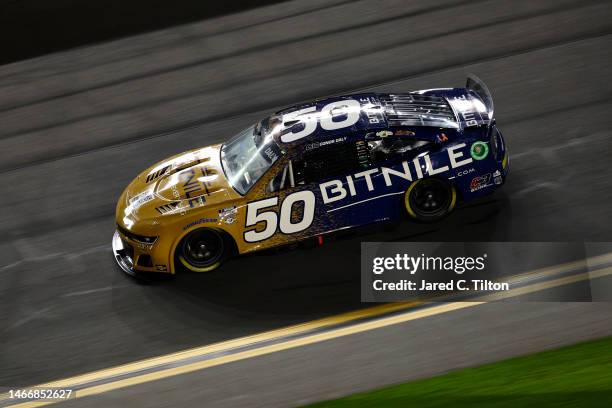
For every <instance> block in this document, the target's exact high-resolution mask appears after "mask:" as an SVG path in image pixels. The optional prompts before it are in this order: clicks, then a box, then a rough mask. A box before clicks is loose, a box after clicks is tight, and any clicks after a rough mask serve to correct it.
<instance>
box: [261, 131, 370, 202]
mask: <svg viewBox="0 0 612 408" xmlns="http://www.w3.org/2000/svg"><path fill="white" fill-rule="evenodd" d="M306 149H307V150H306V151H305V152H304V153H303V154H302V156H301V157H297V158H294V159H293V160H290V161H289V162H288V163H287V165H286V166H285V167H284V168H283V169H282V170H280V171H279V172H278V174H276V176H275V177H274V178H273V179H272V180H271V181H270V184H269V186H268V191H270V192H275V191H279V190H283V189H286V188H292V187H296V186H299V185H305V184H309V183H315V182H318V181H321V180H325V179H329V178H333V177H339V176H342V175H344V174H349V173H352V172H355V171H359V169H362V168H365V167H368V166H369V165H370V161H369V155H368V149H367V144H366V142H365V141H364V140H363V139H361V140H351V141H346V140H343V141H337V140H333V139H332V140H329V141H322V142H320V143H315V144H312V145H308V146H307V147H306Z"/></svg>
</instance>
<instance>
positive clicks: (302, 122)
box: [275, 92, 459, 145]
mask: <svg viewBox="0 0 612 408" xmlns="http://www.w3.org/2000/svg"><path fill="white" fill-rule="evenodd" d="M336 109H337V110H336ZM350 109H353V111H352V112H351V111H350ZM355 110H357V112H355ZM347 112H348V113H347ZM357 114H358V117H357V118H356V117H355V115H357ZM349 115H350V116H351V117H350V118H349ZM275 116H277V117H278V118H279V120H280V121H281V122H282V129H283V131H282V132H280V134H279V135H278V136H277V139H278V140H277V142H278V143H279V144H284V145H301V144H303V143H311V142H313V141H317V140H320V139H327V138H333V137H334V136H339V135H346V134H348V133H358V132H363V131H369V130H380V129H387V128H390V127H436V128H453V129H457V128H458V127H459V125H458V123H457V119H456V116H455V113H454V112H453V110H452V108H451V106H450V105H449V103H448V102H447V101H446V99H445V98H444V97H442V96H437V95H424V94H421V93H418V92H412V93H403V94H387V93H359V94H350V95H341V96H334V97H329V98H324V99H317V100H314V101H312V102H309V103H303V104H299V105H295V106H291V107H288V108H285V109H283V110H280V111H278V112H276V114H275ZM343 123H346V125H345V126H342V124H343ZM294 136H299V137H294Z"/></svg>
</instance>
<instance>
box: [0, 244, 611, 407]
mask: <svg viewBox="0 0 612 408" xmlns="http://www.w3.org/2000/svg"><path fill="white" fill-rule="evenodd" d="M610 260H612V254H607V255H602V256H599V257H594V258H590V259H588V260H587V261H588V266H595V265H600V264H603V263H606V262H609V261H610ZM584 266H587V262H585V261H579V262H570V263H567V264H562V265H559V266H556V267H550V268H543V269H540V270H537V271H533V272H534V274H535V275H536V276H537V277H544V276H549V275H553V274H555V273H562V272H569V271H571V270H573V269H575V268H579V267H584ZM607 275H612V267H607V268H603V269H599V270H595V271H592V272H584V273H579V274H575V275H571V276H567V277H563V278H558V279H553V280H550V281H546V282H540V283H534V284H530V285H527V286H524V287H520V288H516V289H511V290H509V291H507V292H499V293H495V294H491V295H485V296H482V297H479V298H478V299H476V301H473V302H452V303H444V304H441V305H438V306H432V307H429V308H427V309H423V310H414V311H406V312H404V313H401V314H398V315H393V316H388V317H381V318H379V319H376V320H373V321H366V322H361V323H359V322H356V323H354V324H352V325H350V326H346V327H340V328H336V329H333V328H332V329H330V330H329V331H326V332H323V333H314V334H310V335H308V334H305V336H304V337H301V338H298V339H293V340H287V341H284V342H281V343H277V344H271V345H267V346H262V347H257V348H254V349H251V350H246V351H242V352H237V353H235V354H231V355H227V356H221V357H216V358H211V359H209V360H204V361H196V362H193V363H187V364H185V365H181V366H178V367H172V368H167V369H161V370H159V371H154V372H150V373H146V374H140V375H139V374H137V373H136V374H134V375H133V376H131V377H128V378H124V379H119V380H116V381H112V382H108V383H105V384H101V385H95V386H90V387H87V388H83V389H81V390H78V391H76V397H77V398H81V397H85V396H89V395H95V394H100V393H103V392H108V391H112V390H116V389H119V388H124V387H129V386H131V385H137V384H142V383H146V382H150V381H155V380H159V379H163V378H168V377H173V376H176V375H180V374H186V373H190V372H193V371H198V370H202V369H205V368H209V367H214V366H218V365H222V364H227V363H231V362H234V361H239V360H244V359H247V358H252V357H256V356H262V355H265V354H270V353H274V352H278V351H282V350H287V349H291V348H295V347H300V346H305V345H309V344H313V343H318V342H322V341H326V340H331V339H335V338H338V337H343V336H347V335H351V334H356V333H361V332H365V331H369V330H375V329H379V328H382V327H386V326H390V325H395V324H398V323H404V322H408V321H411V320H416V319H421V318H425V317H429V316H434V315H438V314H442V313H447V312H450V311H454V310H460V309H465V308H469V307H473V306H478V305H481V304H483V303H486V302H489V301H493V300H501V299H505V298H510V297H516V296H521V295H524V294H528V293H533V292H537V291H541V290H545V289H550V288H553V287H557V286H562V285H567V284H570V283H575V282H579V281H583V280H587V279H595V278H599V277H603V276H607ZM520 276H521V277H523V276H525V277H526V276H527V275H526V274H522V275H520ZM513 280H520V279H513ZM419 304H423V302H409V303H393V304H384V305H380V306H375V307H372V308H368V309H363V310H357V311H354V312H349V313H344V314H341V315H338V316H332V317H329V318H324V319H319V320H315V321H312V322H308V323H304V324H299V325H295V326H290V327H287V328H284V329H278V330H272V331H269V332H265V333H261V334H257V335H253V336H247V337H243V338H239V339H235V340H229V341H225V342H221V343H217V344H213V345H210V346H203V347H198V348H194V349H190V350H186V351H182V352H178V353H172V354H168V355H165V356H160V357H156V358H152V359H147V360H143V361H139V362H135V363H130V364H126V365H122V366H118V367H114V368H110V369H105V370H100V371H96V372H92V373H88V374H84V375H80V376H76V377H71V378H67V379H64V380H59V381H54V382H50V383H46V384H41V385H37V386H33V387H23V388H71V387H74V386H76V385H78V384H82V383H86V382H91V381H97V380H103V379H105V378H106V379H108V378H109V377H113V376H118V375H121V374H128V373H130V372H133V371H136V370H143V369H147V368H152V367H155V366H157V365H160V364H165V363H172V362H176V361H178V360H182V359H185V358H189V357H197V356H201V355H204V354H208V353H211V352H218V351H226V350H229V349H232V348H235V347H239V346H244V345H253V344H255V343H257V342H261V341H265V340H270V339H274V338H278V337H282V336H286V335H293V334H299V333H304V332H307V331H310V330H313V329H318V328H324V327H327V326H333V325H337V324H341V323H347V322H351V321H354V320H358V319H362V318H369V317H376V316H379V315H384V314H387V313H391V312H395V311H402V310H407V309H410V308H412V307H414V306H416V305H419ZM6 398H8V395H7V394H4V395H2V398H0V401H1V400H3V399H6ZM57 402H61V401H32V402H25V403H21V404H16V405H11V407H19V408H25V407H40V406H45V405H50V404H55V403H57Z"/></svg>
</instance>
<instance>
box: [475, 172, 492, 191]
mask: <svg viewBox="0 0 612 408" xmlns="http://www.w3.org/2000/svg"><path fill="white" fill-rule="evenodd" d="M490 182H491V173H487V174H483V175H482V176H478V177H474V178H473V179H472V181H471V182H470V191H471V192H472V193H473V192H474V191H478V190H482V189H483V188H485V187H487V186H489V185H490Z"/></svg>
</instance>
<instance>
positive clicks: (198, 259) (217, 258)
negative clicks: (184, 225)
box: [178, 228, 229, 272]
mask: <svg viewBox="0 0 612 408" xmlns="http://www.w3.org/2000/svg"><path fill="white" fill-rule="evenodd" d="M228 249H229V248H228V244H227V242H226V239H224V237H223V235H222V234H221V233H220V232H219V231H216V230H213V229H208V228H201V229H198V230H195V231H192V232H190V233H189V234H188V235H187V236H186V237H185V238H183V240H182V241H181V243H180V244H179V246H178V259H179V261H180V262H181V264H182V265H183V266H184V267H185V268H187V269H188V270H190V271H192V272H210V271H213V270H215V269H217V268H218V267H219V266H221V263H222V262H223V261H224V260H225V258H226V257H227V254H228Z"/></svg>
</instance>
